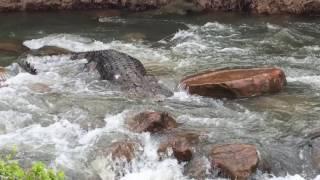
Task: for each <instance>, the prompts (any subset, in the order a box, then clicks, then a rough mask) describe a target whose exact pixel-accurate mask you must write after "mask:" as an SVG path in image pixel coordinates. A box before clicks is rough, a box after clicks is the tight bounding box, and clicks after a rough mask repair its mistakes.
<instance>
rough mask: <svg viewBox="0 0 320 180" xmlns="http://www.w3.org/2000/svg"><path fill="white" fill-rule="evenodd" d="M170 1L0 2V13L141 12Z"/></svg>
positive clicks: (80, 0)
mask: <svg viewBox="0 0 320 180" xmlns="http://www.w3.org/2000/svg"><path fill="white" fill-rule="evenodd" d="M169 1H170V0H161V1H150V0H139V1H136V0H121V1H115V0H25V1H20V0H19V1H18V0H1V1H0V11H43V10H61V9H108V8H114V9H121V8H122V9H130V10H134V11H141V10H147V9H154V8H157V7H159V6H161V5H163V4H166V3H168V2H169Z"/></svg>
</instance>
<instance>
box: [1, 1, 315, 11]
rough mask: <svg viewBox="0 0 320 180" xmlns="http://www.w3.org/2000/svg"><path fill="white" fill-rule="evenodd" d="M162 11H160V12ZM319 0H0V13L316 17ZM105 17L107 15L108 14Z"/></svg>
mask: <svg viewBox="0 0 320 180" xmlns="http://www.w3.org/2000/svg"><path fill="white" fill-rule="evenodd" d="M161 7H163V8H162V9H160V8H161ZM319 7H320V2H319V1H318V0H263V1H262V0H159V1H155V0H152V1H151V0H139V1H137V0H119V1H115V0H24V1H21V0H1V1H0V12H1V11H43V10H61V9H129V10H133V11H144V10H150V9H160V10H159V13H178V14H185V13H187V12H190V11H196V12H197V11H204V10H205V11H242V12H252V13H259V14H288V13H289V14H319V13H320V8H319ZM107 14H108V13H107Z"/></svg>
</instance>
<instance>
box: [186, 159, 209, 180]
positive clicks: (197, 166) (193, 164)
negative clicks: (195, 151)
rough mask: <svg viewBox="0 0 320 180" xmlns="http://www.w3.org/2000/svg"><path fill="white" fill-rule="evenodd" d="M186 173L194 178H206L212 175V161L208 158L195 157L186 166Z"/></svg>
mask: <svg viewBox="0 0 320 180" xmlns="http://www.w3.org/2000/svg"><path fill="white" fill-rule="evenodd" d="M184 173H185V174H186V175H187V176H188V177H190V178H193V179H197V180H205V179H208V176H209V175H210V162H209V161H208V159H207V158H204V157H202V158H199V157H198V158H193V159H192V160H191V161H190V162H189V163H188V164H187V165H186V167H185V170H184Z"/></svg>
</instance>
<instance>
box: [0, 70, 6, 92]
mask: <svg viewBox="0 0 320 180" xmlns="http://www.w3.org/2000/svg"><path fill="white" fill-rule="evenodd" d="M7 78H8V74H7V70H6V69H5V68H4V67H1V66H0V88H1V87H5V86H7V85H6V84H5V82H6V80H7Z"/></svg>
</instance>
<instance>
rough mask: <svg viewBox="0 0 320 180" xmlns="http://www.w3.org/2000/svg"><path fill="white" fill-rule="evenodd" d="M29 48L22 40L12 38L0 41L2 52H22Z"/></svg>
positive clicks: (0, 50)
mask: <svg viewBox="0 0 320 180" xmlns="http://www.w3.org/2000/svg"><path fill="white" fill-rule="evenodd" d="M27 50H28V48H27V47H25V46H23V45H22V41H18V40H10V41H8V40H7V41H1V42H0V52H3V53H13V54H18V55H19V54H21V53H23V52H25V51H27Z"/></svg>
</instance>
